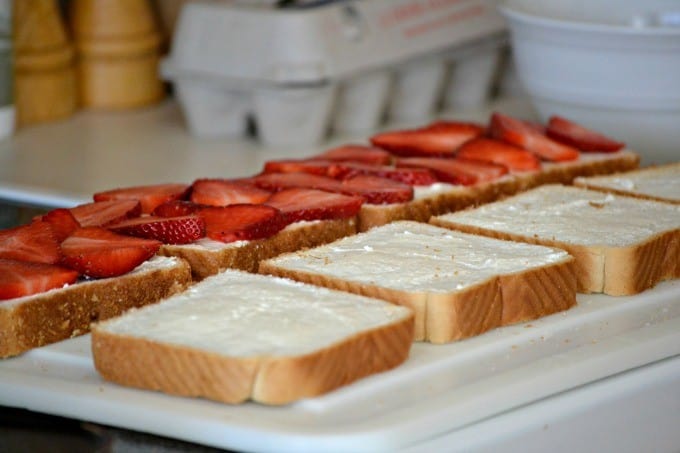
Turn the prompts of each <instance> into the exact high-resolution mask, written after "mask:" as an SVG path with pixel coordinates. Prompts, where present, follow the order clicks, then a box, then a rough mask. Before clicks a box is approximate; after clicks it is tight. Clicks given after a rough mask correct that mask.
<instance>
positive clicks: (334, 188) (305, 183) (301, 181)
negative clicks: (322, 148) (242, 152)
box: [252, 173, 342, 192]
mask: <svg viewBox="0 0 680 453" xmlns="http://www.w3.org/2000/svg"><path fill="white" fill-rule="evenodd" d="M252 180H253V183H254V184H255V185H257V186H258V187H260V188H262V189H265V190H271V191H273V192H276V191H279V190H283V189H293V188H302V189H319V190H326V191H328V192H342V189H341V185H340V182H339V181H336V180H335V179H333V178H329V177H328V176H320V175H312V174H310V173H263V174H261V175H257V176H255V177H254V178H253V179H252Z"/></svg>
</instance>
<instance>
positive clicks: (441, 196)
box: [358, 151, 640, 231]
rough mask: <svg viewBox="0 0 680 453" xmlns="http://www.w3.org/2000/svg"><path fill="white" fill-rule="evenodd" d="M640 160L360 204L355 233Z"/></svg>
mask: <svg viewBox="0 0 680 453" xmlns="http://www.w3.org/2000/svg"><path fill="white" fill-rule="evenodd" d="M639 163H640V157H639V156H638V155H637V154H635V153H633V152H631V151H621V152H619V153H616V154H611V155H608V156H605V157H604V158H602V159H579V160H577V161H573V162H560V163H554V164H547V165H544V168H542V169H541V170H540V171H535V172H524V173H513V174H511V175H508V176H505V177H503V178H501V179H499V180H496V181H492V182H487V183H483V184H475V185H473V186H460V187H455V188H453V189H452V190H451V191H447V192H443V193H438V194H436V195H432V196H427V197H424V198H418V199H415V200H413V201H410V202H408V203H398V204H391V205H370V204H364V205H363V206H362V207H361V211H360V212H359V216H358V231H367V230H369V229H371V228H374V227H376V226H380V225H385V224H387V223H390V222H394V221H397V220H415V221H418V222H427V221H428V220H429V219H430V217H432V216H438V215H442V214H447V213H449V212H455V211H459V210H461V209H466V208H470V207H474V206H478V205H480V204H484V203H489V202H492V201H496V200H499V199H502V198H504V197H507V196H510V195H514V194H516V193H518V192H522V191H525V190H529V189H532V188H534V187H537V186H540V185H543V184H552V183H560V184H571V183H572V181H573V180H574V179H575V178H576V177H578V176H594V175H604V174H610V173H617V172H621V171H628V170H632V169H635V168H637V167H638V165H639Z"/></svg>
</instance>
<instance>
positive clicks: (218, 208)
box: [113, 173, 410, 280]
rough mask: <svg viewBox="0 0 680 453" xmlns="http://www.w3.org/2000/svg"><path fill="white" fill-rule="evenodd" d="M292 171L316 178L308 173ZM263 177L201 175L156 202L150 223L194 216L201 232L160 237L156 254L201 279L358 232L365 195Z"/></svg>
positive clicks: (254, 266)
mask: <svg viewBox="0 0 680 453" xmlns="http://www.w3.org/2000/svg"><path fill="white" fill-rule="evenodd" d="M273 175H274V176H279V174H278V173H277V174H273ZM281 175H286V174H281ZM290 175H291V176H292V177H293V178H295V175H300V177H304V178H307V177H310V178H313V177H315V175H310V174H306V173H299V174H298V173H291V174H290ZM266 176H267V175H266V174H264V175H260V176H257V177H252V178H243V179H234V180H226V179H225V180H220V179H210V180H207V179H199V180H196V181H195V182H194V184H192V186H191V187H190V189H189V191H188V193H189V196H188V197H187V199H176V200H172V201H168V202H166V203H164V204H162V205H159V206H157V207H156V208H155V209H154V211H153V213H152V215H153V216H154V224H155V222H157V221H158V220H156V218H158V217H160V218H162V217H167V218H175V219H176V218H178V217H179V218H186V217H192V216H194V217H197V218H199V219H200V221H201V223H202V224H203V227H202V228H203V231H204V234H203V235H201V236H200V237H195V238H193V239H192V240H189V241H184V242H177V241H175V242H170V241H167V240H166V241H163V242H164V244H163V245H162V246H161V247H160V250H159V252H158V253H159V254H161V255H165V256H176V257H180V258H183V259H184V260H186V261H187V262H188V263H189V264H190V266H191V270H192V275H193V278H194V279H195V280H202V279H204V278H205V277H207V276H209V275H212V274H216V273H218V272H220V271H222V270H225V269H239V270H244V271H249V272H254V271H256V270H257V266H258V263H259V262H260V261H261V260H263V259H267V258H271V257H273V256H276V255H278V254H280V253H285V252H290V251H295V250H298V249H300V248H306V247H312V246H315V245H319V244H324V243H326V242H329V241H333V240H335V239H337V238H340V237H343V236H347V235H350V234H354V233H355V232H356V214H357V211H358V210H359V208H360V207H361V204H362V203H363V202H364V198H363V197H358V196H348V195H343V194H341V193H331V192H325V191H319V190H309V189H300V190H297V191H293V192H289V190H292V189H296V186H295V184H293V183H290V181H289V183H288V184H279V182H277V181H272V182H268V183H266V184H264V183H258V178H260V177H266ZM320 178H322V181H324V182H327V181H330V182H332V183H338V181H335V180H333V179H331V178H325V177H321V176H320ZM407 189H410V187H407ZM355 191H356V190H355ZM141 219H143V217H142V218H141ZM140 221H142V220H140ZM130 223H131V221H129V220H128V221H126V222H122V223H121V224H119V225H122V226H123V227H125V228H128V227H129V225H130ZM117 227H118V226H117V225H114V226H113V228H114V229H115V228H117ZM197 234H198V232H197Z"/></svg>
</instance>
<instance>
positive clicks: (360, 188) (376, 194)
mask: <svg viewBox="0 0 680 453" xmlns="http://www.w3.org/2000/svg"><path fill="white" fill-rule="evenodd" d="M342 193H344V194H346V195H360V196H362V197H363V198H364V200H366V203H370V204H392V203H405V202H407V201H411V200H412V199H413V187H411V186H409V185H408V184H404V183H401V182H397V181H393V180H391V179H386V178H380V177H378V176H371V175H358V176H354V177H352V178H349V179H345V180H344V181H342Z"/></svg>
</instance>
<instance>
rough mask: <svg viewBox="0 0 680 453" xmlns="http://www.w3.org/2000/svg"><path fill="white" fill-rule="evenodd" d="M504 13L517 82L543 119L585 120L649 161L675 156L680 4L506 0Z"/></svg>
mask: <svg viewBox="0 0 680 453" xmlns="http://www.w3.org/2000/svg"><path fill="white" fill-rule="evenodd" d="M503 12H504V14H505V15H506V16H507V18H508V24H509V26H510V29H511V39H512V46H513V53H514V56H515V63H516V66H517V71H518V75H519V79H520V80H521V82H522V83H523V85H524V86H525V88H526V90H527V92H528V93H529V95H530V96H531V99H532V102H533V103H534V105H535V106H536V108H537V110H538V112H539V114H540V115H541V116H542V118H543V119H546V118H547V117H548V116H550V115H553V114H559V115H563V116H565V117H568V118H570V119H573V120H574V121H578V122H581V123H583V124H587V125H588V126H589V127H592V128H593V129H597V130H600V131H602V132H604V133H606V134H608V135H611V136H613V137H615V138H617V139H619V140H623V141H625V142H626V143H627V144H628V146H629V147H631V148H634V149H636V151H638V152H639V153H640V155H641V157H642V161H643V163H645V164H651V163H662V162H671V161H675V160H677V159H678V143H680V126H679V125H680V27H679V26H678V25H679V24H678V22H679V21H678V17H680V2H678V1H677V0H650V1H646V2H639V1H636V0H602V1H599V2H583V1H582V0H546V1H543V2H535V1H531V0H509V1H508V2H506V4H505V5H504V7H503ZM674 22H675V23H674Z"/></svg>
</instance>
